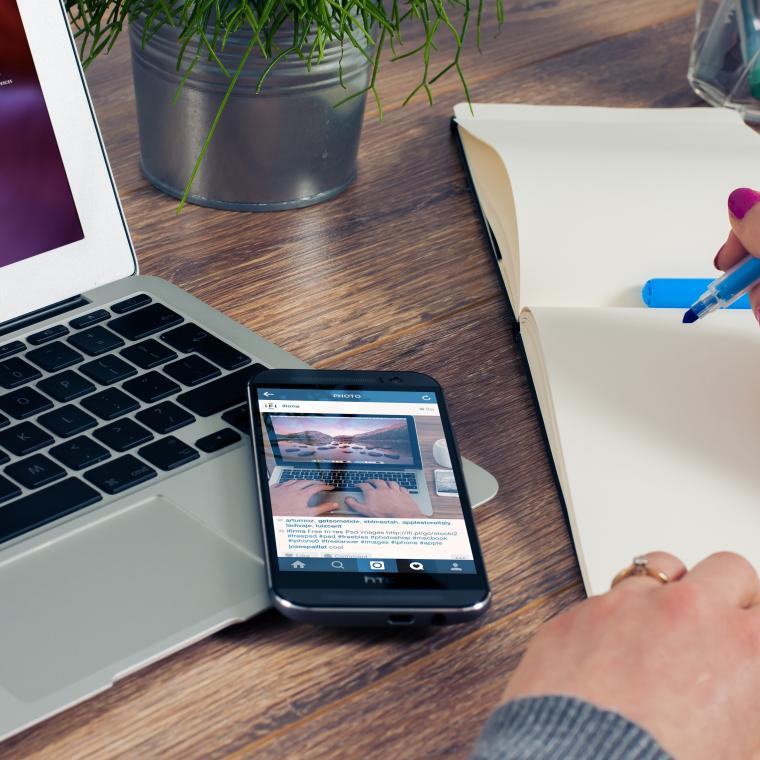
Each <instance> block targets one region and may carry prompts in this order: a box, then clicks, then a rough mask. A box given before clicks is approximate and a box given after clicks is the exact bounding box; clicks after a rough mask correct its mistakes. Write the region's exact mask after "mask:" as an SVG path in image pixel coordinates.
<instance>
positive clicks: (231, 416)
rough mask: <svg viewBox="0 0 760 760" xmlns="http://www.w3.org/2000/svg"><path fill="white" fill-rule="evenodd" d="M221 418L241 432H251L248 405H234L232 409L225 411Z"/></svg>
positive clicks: (247, 433) (248, 433)
mask: <svg viewBox="0 0 760 760" xmlns="http://www.w3.org/2000/svg"><path fill="white" fill-rule="evenodd" d="M222 419H223V420H224V421H225V422H228V423H229V424H230V425H232V427H235V428H237V429H238V430H239V431H240V432H241V433H245V434H246V435H250V434H251V418H250V416H249V415H248V407H247V406H246V405H244V406H236V407H235V408H234V409H230V410H228V411H226V412H225V413H224V414H223V415H222Z"/></svg>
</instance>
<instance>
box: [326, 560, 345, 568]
mask: <svg viewBox="0 0 760 760" xmlns="http://www.w3.org/2000/svg"><path fill="white" fill-rule="evenodd" d="M330 564H331V565H332V566H333V567H334V568H335V569H336V570H345V568H344V567H343V563H342V562H341V561H340V560H339V559H336V560H335V561H334V562H331V563H330Z"/></svg>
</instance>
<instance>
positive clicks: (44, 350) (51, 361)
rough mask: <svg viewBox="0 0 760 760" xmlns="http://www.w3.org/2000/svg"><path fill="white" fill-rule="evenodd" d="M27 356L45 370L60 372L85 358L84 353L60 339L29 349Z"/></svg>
mask: <svg viewBox="0 0 760 760" xmlns="http://www.w3.org/2000/svg"><path fill="white" fill-rule="evenodd" d="M26 358H27V359H29V361H30V362H33V363H34V364H36V365H37V366H38V367H41V368H42V369H44V370H45V372H58V371H59V370H61V369H66V367H70V366H71V365H72V364H76V363H77V362H81V361H82V359H84V357H83V356H82V354H80V353H79V352H77V351H75V350H74V349H73V348H71V347H69V346H67V345H66V344H65V343H63V342H62V341H60V340H57V341H55V342H54V343H49V344H48V345H46V346H41V347H40V348H35V349H34V350H33V351H29V352H28V353H27V354H26Z"/></svg>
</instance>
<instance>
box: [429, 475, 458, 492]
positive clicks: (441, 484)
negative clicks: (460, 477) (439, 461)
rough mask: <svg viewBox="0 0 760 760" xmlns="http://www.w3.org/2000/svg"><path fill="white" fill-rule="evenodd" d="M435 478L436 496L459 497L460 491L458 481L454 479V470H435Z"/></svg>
mask: <svg viewBox="0 0 760 760" xmlns="http://www.w3.org/2000/svg"><path fill="white" fill-rule="evenodd" d="M433 475H434V477H435V495H436V496H453V497H455V498H458V497H459V491H457V481H456V478H455V477H454V471H453V470H435V471H434V472H433Z"/></svg>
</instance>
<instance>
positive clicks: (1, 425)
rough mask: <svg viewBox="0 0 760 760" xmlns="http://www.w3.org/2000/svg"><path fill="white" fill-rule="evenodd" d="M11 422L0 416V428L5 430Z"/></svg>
mask: <svg viewBox="0 0 760 760" xmlns="http://www.w3.org/2000/svg"><path fill="white" fill-rule="evenodd" d="M10 423H11V421H10V420H9V419H8V418H7V417H6V416H5V415H2V414H0V428H4V427H5V426H6V425H10Z"/></svg>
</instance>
